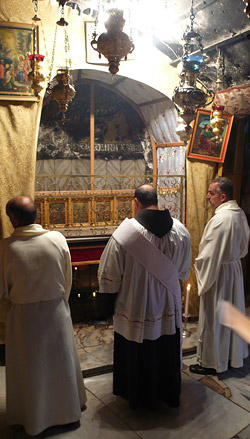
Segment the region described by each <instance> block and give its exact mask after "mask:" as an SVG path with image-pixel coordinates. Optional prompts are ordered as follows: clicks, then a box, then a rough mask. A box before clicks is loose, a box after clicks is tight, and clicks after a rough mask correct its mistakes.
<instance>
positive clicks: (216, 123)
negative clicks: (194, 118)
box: [210, 105, 226, 143]
mask: <svg viewBox="0 0 250 439" xmlns="http://www.w3.org/2000/svg"><path fill="white" fill-rule="evenodd" d="M212 109H213V112H212V114H211V117H212V119H211V120H210V123H211V125H212V127H213V129H212V131H213V134H214V136H215V142H216V143H218V142H219V140H220V137H221V135H222V134H223V127H224V125H225V123H226V122H225V119H223V110H224V106H223V105H213V107H212Z"/></svg>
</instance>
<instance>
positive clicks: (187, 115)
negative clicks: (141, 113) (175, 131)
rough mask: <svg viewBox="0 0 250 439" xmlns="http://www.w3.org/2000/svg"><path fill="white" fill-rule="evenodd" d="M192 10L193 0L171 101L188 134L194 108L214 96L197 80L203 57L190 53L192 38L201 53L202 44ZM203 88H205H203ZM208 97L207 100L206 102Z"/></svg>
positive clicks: (194, 114)
mask: <svg viewBox="0 0 250 439" xmlns="http://www.w3.org/2000/svg"><path fill="white" fill-rule="evenodd" d="M194 18H195V15H194V11H193V0H192V3H191V10H190V21H191V25H190V30H187V32H185V33H184V34H183V39H184V41H185V44H184V46H183V56H182V58H181V63H180V64H179V66H178V67H177V71H178V68H180V71H179V76H180V78H181V79H180V84H179V86H177V87H175V89H174V95H173V98H172V99H173V102H174V103H175V104H176V105H177V106H178V107H179V108H180V116H181V117H182V119H183V120H184V121H185V122H186V124H187V126H186V127H185V130H186V133H187V134H190V133H191V131H192V128H191V126H190V122H192V120H194V119H195V117H196V110H197V108H199V107H205V106H207V105H209V104H210V103H211V102H212V101H213V98H214V93H213V92H212V91H211V90H208V88H207V87H206V86H205V84H203V83H202V82H201V81H200V80H199V73H200V67H201V65H202V64H203V57H202V56H198V55H192V53H191V52H192V50H193V45H194V41H193V40H194V39H195V40H196V44H197V45H198V47H199V50H200V52H201V55H202V53H203V44H202V42H201V40H202V38H201V36H200V34H199V33H198V32H195V31H194V29H193V22H194ZM197 82H198V83H200V84H201V85H202V86H203V89H201V88H198V87H197V86H196V83H197ZM204 89H205V90H204ZM209 98H210V99H209ZM208 99H209V102H208Z"/></svg>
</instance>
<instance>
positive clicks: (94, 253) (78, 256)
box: [70, 248, 104, 262]
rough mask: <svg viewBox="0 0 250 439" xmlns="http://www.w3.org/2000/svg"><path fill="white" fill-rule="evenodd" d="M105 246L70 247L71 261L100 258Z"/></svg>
mask: <svg viewBox="0 0 250 439" xmlns="http://www.w3.org/2000/svg"><path fill="white" fill-rule="evenodd" d="M103 250H104V248H86V249H84V248H81V249H74V248H70V254H71V262H82V261H97V260H99V259H100V257H101V254H102V252H103Z"/></svg>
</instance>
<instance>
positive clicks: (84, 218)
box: [73, 201, 89, 224]
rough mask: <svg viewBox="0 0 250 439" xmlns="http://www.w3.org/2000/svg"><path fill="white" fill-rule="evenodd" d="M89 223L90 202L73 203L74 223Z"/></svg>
mask: <svg viewBox="0 0 250 439" xmlns="http://www.w3.org/2000/svg"><path fill="white" fill-rule="evenodd" d="M88 222H89V212H88V202H85V203H84V202H80V201H74V202H73V223H74V224H82V223H88Z"/></svg>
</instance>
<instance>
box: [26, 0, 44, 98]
mask: <svg viewBox="0 0 250 439" xmlns="http://www.w3.org/2000/svg"><path fill="white" fill-rule="evenodd" d="M32 2H33V3H34V11H35V15H34V17H33V18H32V21H33V22H34V23H33V29H34V53H32V54H29V55H28V58H29V61H30V64H31V71H30V72H29V73H28V78H29V80H30V82H31V88H33V90H34V92H35V95H36V96H38V97H40V96H39V93H40V92H41V91H42V89H43V87H44V86H43V85H42V82H44V81H45V79H46V75H45V74H44V73H43V71H42V64H41V63H42V62H43V60H44V55H40V54H39V53H37V26H36V25H35V23H36V22H37V21H40V20H41V18H39V17H38V15H37V12H38V0H32Z"/></svg>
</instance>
